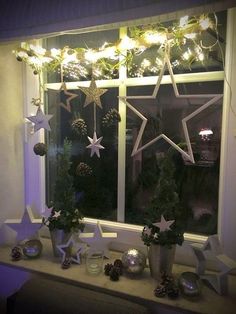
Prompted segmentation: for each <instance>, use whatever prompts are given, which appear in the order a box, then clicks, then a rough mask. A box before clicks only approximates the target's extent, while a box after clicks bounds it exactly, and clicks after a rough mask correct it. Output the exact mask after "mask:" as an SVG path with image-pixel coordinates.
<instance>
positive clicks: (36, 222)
mask: <svg viewBox="0 0 236 314" xmlns="http://www.w3.org/2000/svg"><path fill="white" fill-rule="evenodd" d="M5 224H6V225H7V226H9V227H10V228H11V229H13V230H14V231H16V232H17V236H16V240H17V242H19V241H22V240H25V239H29V238H30V237H32V236H34V235H35V234H36V233H37V231H38V230H39V229H40V228H41V227H42V219H35V218H34V217H33V213H32V210H31V208H30V207H26V209H25V211H24V214H23V217H22V218H21V219H7V220H6V221H5Z"/></svg>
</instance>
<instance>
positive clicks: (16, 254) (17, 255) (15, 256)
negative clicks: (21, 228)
mask: <svg viewBox="0 0 236 314" xmlns="http://www.w3.org/2000/svg"><path fill="white" fill-rule="evenodd" d="M21 257H22V253H21V249H20V248H19V247H18V246H15V247H14V248H13V249H12V250H11V258H12V260H13V261H19V260H20V259H21Z"/></svg>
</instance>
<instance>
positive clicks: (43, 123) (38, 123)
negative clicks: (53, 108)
mask: <svg viewBox="0 0 236 314" xmlns="http://www.w3.org/2000/svg"><path fill="white" fill-rule="evenodd" d="M52 117H53V115H52V114H44V113H43V111H42V109H41V108H40V107H38V109H37V112H36V116H31V117H27V119H28V120H29V121H31V122H33V123H34V124H35V125H34V132H37V131H38V130H40V129H45V130H48V131H51V128H50V125H49V123H48V121H49V120H50V119H51V118H52Z"/></svg>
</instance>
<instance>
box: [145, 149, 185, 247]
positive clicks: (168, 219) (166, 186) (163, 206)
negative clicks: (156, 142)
mask: <svg viewBox="0 0 236 314" xmlns="http://www.w3.org/2000/svg"><path fill="white" fill-rule="evenodd" d="M159 168H160V176H159V181H158V185H157V188H156V195H155V196H154V197H153V199H152V201H151V205H150V207H149V208H148V209H147V212H146V216H147V219H146V221H147V226H145V227H144V229H143V232H142V236H141V238H142V240H143V242H144V244H146V245H148V246H149V245H150V244H151V243H154V244H160V245H166V246H168V247H171V245H172V244H179V245H181V244H182V242H183V240H184V237H183V234H184V227H185V221H186V219H185V217H184V216H185V212H184V211H183V209H182V208H181V204H180V202H179V196H178V193H177V187H176V183H175V179H174V173H175V164H174V162H173V156H172V151H169V152H168V153H166V155H165V157H163V158H161V159H160V160H159ZM161 221H164V223H166V228H165V230H161V227H160V222H161Z"/></svg>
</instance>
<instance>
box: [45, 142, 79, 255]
mask: <svg viewBox="0 0 236 314" xmlns="http://www.w3.org/2000/svg"><path fill="white" fill-rule="evenodd" d="M71 147H72V143H71V141H69V140H68V139H65V140H64V142H63V150H62V152H61V153H58V155H57V177H56V182H55V189H54V200H53V201H52V203H51V214H50V215H49V217H48V218H45V217H44V218H43V223H44V224H45V225H46V226H48V228H49V230H50V233H51V239H52V245H53V251H54V255H55V256H58V255H59V251H58V250H57V247H56V245H57V244H61V243H62V242H65V241H67V240H68V239H69V237H70V235H71V233H72V232H78V231H79V230H81V231H83V229H84V224H83V217H82V215H81V213H80V211H79V210H78V208H76V206H75V190H74V187H73V177H72V176H71V175H70V173H69V171H70V167H71V161H70V157H71Z"/></svg>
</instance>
